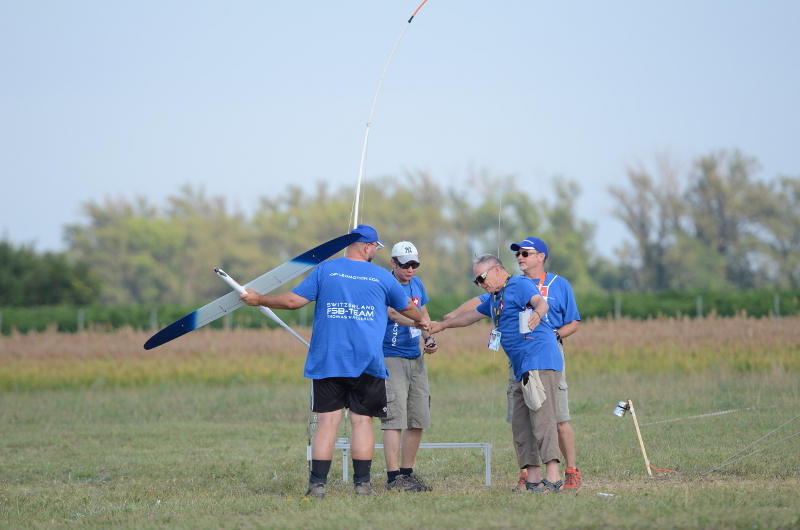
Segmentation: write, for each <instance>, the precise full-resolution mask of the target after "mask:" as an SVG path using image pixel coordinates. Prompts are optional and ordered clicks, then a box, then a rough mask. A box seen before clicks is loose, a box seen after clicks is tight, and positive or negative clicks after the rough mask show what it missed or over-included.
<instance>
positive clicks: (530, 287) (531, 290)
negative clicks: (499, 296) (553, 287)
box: [514, 281, 541, 307]
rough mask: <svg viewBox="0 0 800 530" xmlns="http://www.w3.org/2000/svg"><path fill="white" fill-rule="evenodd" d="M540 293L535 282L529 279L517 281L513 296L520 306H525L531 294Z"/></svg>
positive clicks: (531, 296)
mask: <svg viewBox="0 0 800 530" xmlns="http://www.w3.org/2000/svg"><path fill="white" fill-rule="evenodd" d="M536 294H541V293H540V292H539V288H538V287H536V284H534V283H533V282H530V281H527V282H526V281H520V282H517V288H516V292H515V296H514V298H516V302H517V303H518V304H519V306H520V307H525V306H526V305H528V302H530V301H531V298H533V295H536Z"/></svg>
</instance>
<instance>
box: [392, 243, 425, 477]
mask: <svg viewBox="0 0 800 530" xmlns="http://www.w3.org/2000/svg"><path fill="white" fill-rule="evenodd" d="M391 264H392V276H394V277H395V278H396V279H397V281H398V282H400V285H401V286H402V287H403V290H405V292H406V295H407V296H408V298H409V299H410V300H411V301H412V302H413V303H414V305H415V306H416V307H417V308H419V310H420V313H422V315H423V316H424V317H426V318H427V317H428V310H427V309H426V307H425V304H427V303H428V294H427V292H426V291H425V286H424V285H423V283H422V281H421V280H420V279H419V278H417V277H416V276H415V275H414V273H415V272H416V270H417V268H418V267H419V264H420V262H419V254H418V253H417V247H415V246H414V244H413V243H410V242H408V241H401V242H399V243H397V244H396V245H395V246H394V247H393V248H392V260H391ZM420 337H422V340H423V342H424V353H434V352H435V351H436V340H435V339H434V338H433V337H432V336H430V335H429V334H428V333H427V332H426V331H422V330H419V329H417V328H415V327H414V322H413V321H412V320H411V319H410V318H408V317H404V316H403V315H400V314H399V313H398V312H396V311H393V310H390V311H389V320H388V324H387V326H386V334H385V335H384V337H383V356H384V361H385V362H386V369H387V370H388V371H389V379H387V380H386V396H387V402H388V405H387V408H388V412H387V415H386V417H385V418H382V419H381V429H382V430H383V453H384V456H385V457H386V474H387V480H386V489H387V490H390V491H409V492H416V491H431V490H433V487H431V486H428V485H427V484H426V483H425V481H423V480H422V478H420V477H419V475H417V474H416V473H414V459H415V458H416V456H417V451H418V450H419V444H420V442H421V441H422V430H423V429H428V428H430V426H431V414H430V403H431V394H430V390H429V387H428V369H427V367H426V366H425V359H424V356H423V355H422V353H421V352H420V346H419V343H420ZM401 442H402V443H401Z"/></svg>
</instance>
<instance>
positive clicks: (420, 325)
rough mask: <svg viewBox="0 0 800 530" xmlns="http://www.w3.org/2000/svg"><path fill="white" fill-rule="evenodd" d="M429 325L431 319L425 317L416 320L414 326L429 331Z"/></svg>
mask: <svg viewBox="0 0 800 530" xmlns="http://www.w3.org/2000/svg"><path fill="white" fill-rule="evenodd" d="M430 325H431V320H430V319H429V318H427V317H425V318H424V319H423V320H421V321H419V322H417V323H416V326H414V327H415V328H417V329H421V330H422V331H429V329H430Z"/></svg>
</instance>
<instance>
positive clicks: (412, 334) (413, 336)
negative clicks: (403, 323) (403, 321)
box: [409, 328, 422, 339]
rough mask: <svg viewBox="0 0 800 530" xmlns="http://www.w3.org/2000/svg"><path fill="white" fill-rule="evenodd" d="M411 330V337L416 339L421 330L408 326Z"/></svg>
mask: <svg viewBox="0 0 800 530" xmlns="http://www.w3.org/2000/svg"><path fill="white" fill-rule="evenodd" d="M409 329H410V330H411V338H412V339H416V338H417V337H419V336H420V335H422V330H421V329H417V328H409Z"/></svg>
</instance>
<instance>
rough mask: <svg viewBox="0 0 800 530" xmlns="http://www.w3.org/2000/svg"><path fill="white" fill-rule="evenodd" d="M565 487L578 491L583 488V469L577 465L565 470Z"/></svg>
mask: <svg viewBox="0 0 800 530" xmlns="http://www.w3.org/2000/svg"><path fill="white" fill-rule="evenodd" d="M564 489H565V490H572V491H578V490H579V489H581V470H580V469H578V468H577V467H568V468H567V470H566V471H565V472H564Z"/></svg>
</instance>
